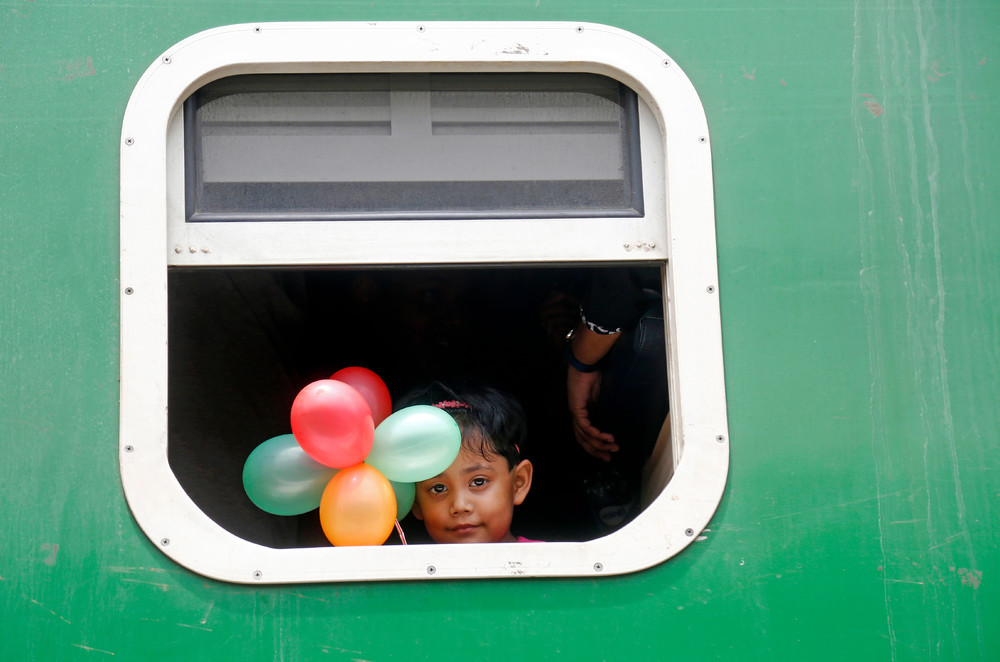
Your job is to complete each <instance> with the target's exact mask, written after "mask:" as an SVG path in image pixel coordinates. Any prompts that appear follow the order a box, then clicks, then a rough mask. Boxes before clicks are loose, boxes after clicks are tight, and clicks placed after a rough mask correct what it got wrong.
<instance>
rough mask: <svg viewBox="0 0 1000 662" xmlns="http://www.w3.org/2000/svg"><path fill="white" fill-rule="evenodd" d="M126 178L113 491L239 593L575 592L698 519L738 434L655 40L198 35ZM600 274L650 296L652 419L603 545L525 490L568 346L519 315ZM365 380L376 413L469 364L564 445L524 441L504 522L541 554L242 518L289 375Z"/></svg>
mask: <svg viewBox="0 0 1000 662" xmlns="http://www.w3.org/2000/svg"><path fill="white" fill-rule="evenodd" d="M359 109H361V110H359ZM383 139H386V140H383ZM345 154H346V155H347V158H346V159H345V158H343V155H345ZM121 182H122V183H121V186H122V188H121V288H122V289H121V422H120V426H121V427H120V430H121V432H120V439H121V448H120V455H119V459H120V464H121V476H122V484H123V489H124V493H125V497H126V499H127V501H128V503H129V507H130V508H131V510H132V512H133V514H134V516H135V518H136V521H137V522H138V523H139V525H140V526H141V527H142V529H143V530H144V532H145V533H146V534H147V536H148V537H149V539H150V540H151V541H152V543H153V544H155V545H156V546H157V547H159V548H160V549H161V550H162V551H163V552H164V553H165V554H166V555H168V556H169V557H170V558H172V559H174V560H175V561H176V562H178V563H180V564H182V565H184V566H186V567H188V568H190V569H191V570H193V571H195V572H198V573H201V574H203V575H206V576H209V577H213V578H216V579H221V580H225V581H232V582H242V583H258V582H268V583H283V582H324V581H354V580H387V579H419V578H429V579H441V578H459V577H525V576H593V575H601V574H620V573H625V572H631V571H635V570H638V569H641V568H644V567H648V566H650V565H653V564H656V563H659V562H662V561H664V560H666V559H667V558H669V557H671V556H673V555H674V554H676V553H678V552H679V551H680V550H682V549H684V548H685V547H686V546H687V545H688V544H689V543H691V542H692V541H694V540H695V538H696V535H697V533H698V532H699V531H700V530H702V528H704V527H705V525H706V524H707V523H708V521H709V518H710V517H711V516H712V513H713V512H714V510H715V508H716V506H717V504H718V503H719V500H720V499H721V495H722V491H723V488H724V485H725V481H726V475H727V471H728V443H729V439H728V437H729V435H728V430H727V422H726V408H725V390H724V380H723V364H722V343H721V324H720V314H719V291H718V283H717V276H716V261H715V260H716V258H715V235H714V215H713V214H714V211H713V201H712V178H711V149H710V141H709V134H708V129H707V124H706V121H705V116H704V111H703V110H702V107H701V104H700V102H699V100H698V98H697V95H696V94H695V92H694V89H693V87H692V86H691V84H690V82H689V81H688V80H687V78H686V77H685V76H684V74H683V73H682V72H681V70H680V69H679V67H677V65H676V63H674V62H673V61H672V60H671V59H670V58H668V57H666V55H665V54H664V53H663V52H662V51H660V50H659V49H658V48H656V47H655V46H653V45H652V44H649V43H648V42H645V41H644V40H642V39H640V38H639V37H636V36H635V35H631V34H629V33H626V32H623V31H621V30H617V29H615V28H609V27H607V26H600V25H591V24H583V25H580V24H563V23H551V24H533V23H525V24H520V23H497V24H478V23H470V24H463V23H440V24H435V23H428V24H420V25H418V24H405V23H392V24H340V23H319V24H301V23H287V24H260V25H236V26H227V27H223V28H217V29H214V30H209V31H207V32H205V33H201V34H198V35H195V36H193V37H191V38H189V39H187V40H185V41H183V42H181V43H179V44H177V45H176V46H174V47H172V48H171V49H169V50H168V51H167V52H166V53H165V54H164V55H163V56H162V57H161V58H160V59H159V60H158V61H157V62H155V63H154V64H153V65H151V66H150V67H149V69H148V70H147V71H146V73H145V74H144V75H143V77H142V79H141V80H140V81H139V83H138V84H137V86H136V89H135V91H134V93H133V95H132V98H131V99H130V101H129V105H128V107H127V109H126V112H125V118H124V122H123V129H122V147H121ZM611 273H626V274H629V277H630V278H634V279H635V280H637V281H642V282H645V283H652V285H653V287H652V289H653V290H654V291H656V292H658V293H660V295H659V296H657V297H656V298H655V302H656V303H655V304H654V305H651V306H650V309H649V310H650V311H651V312H652V313H653V316H652V317H651V318H650V319H651V321H650V322H649V324H650V326H649V327H648V328H649V329H650V330H651V331H653V332H655V333H653V334H652V335H651V336H650V337H654V338H655V337H658V338H660V339H659V340H656V341H655V343H654V344H658V347H659V357H660V358H656V359H652V360H651V361H647V362H646V364H645V365H647V366H648V367H650V368H651V369H652V371H653V372H654V373H657V372H658V373H659V374H660V375H663V374H664V373H665V375H666V382H667V385H666V386H667V390H669V393H670V398H669V400H670V416H669V418H667V419H665V420H664V421H663V423H662V425H660V424H659V423H657V427H658V430H654V432H656V433H657V434H656V435H655V436H656V438H655V440H654V441H655V447H654V448H653V449H652V451H651V457H650V460H649V461H648V462H647V464H646V467H645V473H644V475H643V485H644V490H643V494H642V505H643V509H642V510H641V512H640V513H639V514H638V516H636V517H635V519H633V520H632V521H630V522H629V523H627V524H626V525H624V526H623V527H622V528H620V529H618V530H615V531H613V532H612V533H609V534H607V535H603V533H604V532H603V531H597V532H588V531H586V530H585V528H586V527H585V526H583V525H581V526H576V525H572V522H573V517H571V516H568V515H567V513H570V512H571V511H572V509H573V508H577V509H580V508H581V507H583V508H585V505H581V504H580V503H579V502H578V501H577V502H574V503H567V502H566V501H565V500H564V501H562V502H560V501H559V499H560V498H563V499H565V498H567V494H565V493H564V492H565V491H562V492H561V491H560V490H559V489H557V488H556V487H555V486H556V485H557V484H558V483H557V481H553V480H546V479H544V477H545V476H546V475H549V476H551V475H553V473H554V467H555V465H556V464H557V462H558V461H559V460H561V459H562V458H560V457H554V456H553V449H555V448H558V447H559V446H560V445H561V446H563V447H564V448H566V451H567V453H571V452H577V453H579V451H578V449H576V447H575V446H574V445H573V442H572V441H565V435H566V434H567V432H568V430H567V427H566V426H567V425H568V422H567V419H566V415H565V413H564V412H565V409H564V407H565V405H564V404H562V403H560V397H562V398H564V397H565V394H564V375H565V372H564V371H565V367H564V365H563V364H562V363H561V361H560V352H559V351H558V347H557V346H556V345H555V344H554V343H555V341H556V340H557V336H559V335H560V333H561V331H562V330H563V329H562V328H559V327H558V325H556V326H554V327H553V326H552V325H549V324H546V323H543V322H542V320H541V318H540V317H539V311H540V310H543V309H545V310H548V309H550V306H551V304H552V303H553V302H559V304H560V305H562V306H564V307H565V304H567V303H569V302H572V301H573V300H574V299H575V297H576V296H577V295H578V294H579V292H580V291H581V288H582V287H583V284H585V283H587V282H590V281H593V280H595V279H603V278H604V277H605V275H607V274H611ZM557 307H558V306H557ZM564 310H565V308H564ZM456 311H457V312H456ZM498 319H503V320H517V323H515V324H511V323H507V324H503V325H500V324H498V323H497V320H498ZM420 325H423V326H420ZM411 326H413V327H415V328H416V327H419V328H420V329H421V332H420V333H411V332H408V331H407V329H409V327H411ZM656 334H659V335H658V336H657V335H656ZM487 345H488V346H489V347H490V348H491V351H484V347H485V346H487ZM401 352H402V353H401ZM414 352H415V353H414ZM414 357H416V358H414ZM366 363H367V364H368V365H367V366H366V367H370V368H372V369H373V370H375V371H376V372H379V373H380V374H382V376H383V378H385V380H386V382H387V383H388V384H389V386H390V390H391V391H392V392H393V395H394V396H398V395H399V394H401V393H403V392H405V391H406V390H407V389H408V388H409V386H410V385H411V384H412V383H413V382H414V381H416V380H421V379H423V378H425V377H450V376H454V375H455V374H456V373H459V372H462V373H472V374H466V375H465V376H470V377H474V378H479V379H480V380H481V381H486V382H491V383H494V384H495V385H497V386H499V387H501V388H504V389H505V390H507V391H510V392H512V393H513V394H514V395H516V396H517V397H518V398H519V399H520V400H521V401H522V403H523V404H524V405H525V408H526V410H527V413H528V417H529V426H531V429H532V432H531V434H532V438H539V437H544V438H546V439H551V440H552V441H554V442H557V441H558V439H564V441H563V442H561V444H559V443H554V444H552V445H551V446H549V447H546V448H544V449H541V450H540V449H539V448H537V447H536V448H535V449H530V448H529V449H526V453H528V454H529V457H532V456H533V459H537V461H538V463H539V473H538V480H539V482H538V483H537V484H536V487H535V488H533V493H534V496H532V497H530V498H529V500H528V501H527V502H526V504H525V506H524V507H523V510H522V511H521V514H520V517H521V519H519V520H516V521H517V522H518V526H520V527H522V530H521V531H519V533H521V534H522V535H526V536H528V537H536V538H540V539H545V540H548V541H550V542H548V543H547V544H544V545H517V544H506V543H501V544H495V545H434V544H423V545H422V544H408V545H400V544H386V545H382V546H378V547H349V546H344V547H332V546H330V545H329V544H327V543H326V542H325V541H324V540H323V539H322V538H321V537H319V536H318V530H317V528H316V526H315V516H314V514H313V515H305V516H302V517H297V518H287V517H280V516H277V515H273V516H272V515H266V514H264V513H261V512H258V511H256V510H253V508H254V506H253V505H252V504H251V503H250V502H249V500H248V499H247V498H246V497H245V495H244V494H243V493H242V492H241V490H240V484H239V480H238V475H239V470H240V468H241V466H242V463H243V462H244V461H245V459H246V455H247V454H248V453H249V450H252V448H253V447H254V446H256V445H257V444H259V443H261V441H262V440H264V439H267V438H269V437H271V436H273V435H275V434H282V433H286V432H288V423H287V416H288V413H287V412H288V408H289V402H290V398H291V397H293V396H294V394H295V392H297V390H298V389H299V388H301V386H302V385H303V383H307V382H308V381H309V380H312V379H315V378H320V377H325V376H328V373H329V371H331V370H334V369H337V368H338V367H343V366H344V365H347V364H354V365H358V364H360V365H364V364H366ZM664 399H665V395H664ZM661 404H662V406H663V409H664V410H665V408H666V402H663V403H661ZM657 416H658V415H657ZM653 418H655V416H654V417H653ZM529 446H530V444H529ZM557 455H558V453H557ZM566 457H570V455H567V456H566ZM579 471H580V472H582V471H583V469H580V470H579ZM573 472H574V475H582V473H580V474H577V473H576V472H577V469H573ZM536 490H537V491H536ZM577 512H578V514H580V512H581V511H580V510H578V511H577ZM586 515H587V513H582V514H580V517H584V516H586ZM567 523H569V524H571V525H570V526H564V527H563V528H560V526H561V525H564V524H567ZM403 524H404V529H406V530H407V533H410V532H414V531H415V532H419V531H420V529H421V527H420V526H419V524H416V523H414V524H407V523H406V522H405V521H404V523H403ZM595 536H596V537H595ZM418 537H419V536H418Z"/></svg>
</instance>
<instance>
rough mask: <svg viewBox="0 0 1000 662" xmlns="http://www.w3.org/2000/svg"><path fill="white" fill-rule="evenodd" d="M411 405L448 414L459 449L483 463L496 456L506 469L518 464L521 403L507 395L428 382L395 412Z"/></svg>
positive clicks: (523, 433)
mask: <svg viewBox="0 0 1000 662" xmlns="http://www.w3.org/2000/svg"><path fill="white" fill-rule="evenodd" d="M412 405H432V406H433V405H437V406H438V408H439V409H442V410H444V411H446V412H448V413H449V414H450V415H451V417H452V418H454V419H455V422H456V423H458V427H459V429H460V430H461V431H462V446H464V447H466V448H468V449H470V450H472V451H474V452H476V453H479V454H480V455H482V456H483V457H484V458H486V459H487V460H489V459H491V458H492V457H494V456H497V455H499V456H501V457H503V458H505V459H506V460H507V465H508V467H509V468H510V469H513V468H514V467H516V466H517V464H518V462H520V461H521V451H520V448H521V447H522V446H523V445H524V442H525V441H526V439H527V436H528V430H527V427H528V426H527V419H526V417H525V415H524V409H522V408H521V403H519V402H518V401H517V400H516V399H515V398H514V396H512V395H510V394H509V393H505V392H503V391H501V390H499V389H495V388H493V387H490V386H482V385H478V384H454V385H450V386H449V385H446V384H443V383H441V382H431V383H429V384H426V385H424V386H419V387H417V388H415V389H413V390H412V391H410V392H409V393H407V394H406V395H404V396H403V397H402V398H401V399H400V400H399V401H398V402H397V403H396V407H395V408H396V409H397V410H398V409H402V408H404V407H410V406H412Z"/></svg>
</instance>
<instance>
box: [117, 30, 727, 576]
mask: <svg viewBox="0 0 1000 662" xmlns="http://www.w3.org/2000/svg"><path fill="white" fill-rule="evenodd" d="M409 71H417V72H429V71H433V72H439V71H440V72H447V71H462V72H491V71H541V72H585V73H596V74H601V75H605V76H610V77H611V78H614V79H616V80H619V81H621V82H623V83H624V84H625V85H628V86H629V87H630V88H632V89H633V90H634V91H635V92H636V93H637V95H638V97H639V100H640V115H641V117H640V131H641V133H642V134H643V136H644V137H641V138H640V141H641V148H642V151H643V153H644V154H643V164H642V165H643V173H642V174H643V180H644V198H645V215H644V216H643V217H642V218H607V219H602V218H597V219H595V218H559V219H488V220H484V219H476V220H472V221H460V220H459V221H456V220H444V219H442V220H408V221H372V220H364V221H327V222H293V223H287V222H286V223H267V222H259V221H258V222H253V223H232V222H231V223H185V222H184V204H183V199H184V191H183V186H184V178H183V162H184V153H183V150H184V148H183V136H182V128H181V127H182V126H183V122H182V117H181V114H182V104H183V102H184V100H185V99H186V98H187V97H188V96H189V95H190V94H191V93H192V92H194V91H195V90H196V89H198V88H200V87H201V86H203V85H205V84H207V83H209V82H211V81H213V80H216V79H219V78H223V77H226V76H232V75H238V74H244V73H313V72H319V73H331V72H344V73H355V72H364V73H381V72H409ZM710 144H711V143H710V141H709V133H708V126H707V122H706V119H705V113H704V110H703V108H702V105H701V102H700V100H699V99H698V95H697V93H696V92H695V90H694V87H693V86H692V85H691V83H690V81H689V80H688V79H687V77H686V76H685V75H684V73H683V72H682V71H681V70H680V68H679V67H678V66H677V65H676V63H674V62H673V61H672V60H671V59H670V58H669V57H668V56H667V55H666V54H665V53H664V52H663V51H662V50H660V49H659V48H657V47H656V46H654V45H653V44H651V43H649V42H648V41H646V40H644V39H642V38H640V37H637V36H636V35H633V34H631V33H628V32H625V31H623V30H619V29H617V28H612V27H608V26H604V25H595V24H587V23H582V24H581V23H422V24H419V23H264V24H245V25H233V26H226V27H221V28H216V29H213V30H208V31H206V32H202V33H199V34H196V35H194V36H192V37H190V38H188V39H186V40H184V41H182V42H180V43H179V44H177V45H176V46H174V47H172V48H171V49H169V50H168V51H167V52H166V53H165V54H164V55H163V56H162V57H161V58H159V59H158V60H157V61H156V62H154V63H153V64H152V65H151V66H150V67H149V68H148V69H147V70H146V72H145V74H144V75H143V76H142V78H141V79H140V81H139V82H138V84H137V85H136V88H135V90H134V92H133V94H132V97H131V98H130V100H129V103H128V106H127V108H126V111H125V117H124V121H123V127H122V145H121V281H120V285H121V421H120V433H121V434H120V455H119V457H120V465H121V476H122V485H123V488H124V492H125V496H126V499H127V500H128V503H129V507H130V508H131V510H132V512H133V514H134V516H135V518H136V520H137V521H138V523H139V525H140V526H141V527H142V529H143V531H144V532H145V533H146V535H147V536H148V537H149V538H150V540H152V541H153V542H154V544H156V545H157V547H159V548H160V549H161V550H162V551H163V552H164V553H165V554H167V556H169V557H170V558H172V559H173V560H174V561H176V562H177V563H179V564H181V565H183V566H185V567H187V568H189V569H190V570H192V571H194V572H197V573H200V574H202V575H205V576H208V577H212V578H215V579H219V580H223V581H230V582H238V583H288V582H328V581H356V580H390V579H442V578H458V577H507V576H600V575H615V574H621V573H627V572H632V571H636V570H640V569H643V568H647V567H650V566H652V565H655V564H657V563H660V562H662V561H664V560H666V559H668V558H670V557H671V556H673V555H675V554H677V553H678V552H679V551H681V550H682V549H684V548H685V547H686V546H687V545H688V544H690V543H691V542H692V541H694V540H695V539H696V536H697V534H698V533H699V532H701V531H702V530H703V529H704V528H705V526H706V525H707V524H708V522H709V519H710V518H711V516H712V514H713V513H714V511H715V509H716V508H717V506H718V503H719V501H720V500H721V497H722V493H723V489H724V487H725V483H726V476H727V473H728V464H729V448H728V446H729V432H728V424H727V418H726V401H725V387H724V373H723V357H722V337H721V323H720V313H719V299H718V297H719V291H718V276H717V266H716V243H715V219H714V201H713V188H712V170H711V148H710ZM651 146H653V148H651ZM647 182H648V185H647ZM667 193H669V194H667ZM304 237H308V241H303V238H304ZM610 262H616V263H622V262H626V263H627V262H644V263H649V262H657V263H660V264H661V265H662V270H663V275H664V294H665V297H664V300H665V308H666V311H665V312H666V315H665V319H666V326H667V328H666V336H667V363H668V366H667V368H668V370H667V373H668V387H669V392H670V400H671V403H670V404H671V426H670V431H669V434H670V444H671V446H672V449H673V457H674V458H676V460H674V461H673V463H674V466H673V467H672V468H673V475H672V477H671V478H670V481H669V483H668V484H667V485H666V487H665V488H664V489H663V491H662V492H661V493H660V494H659V496H658V497H656V498H655V499H654V500H653V501H652V503H651V504H650V505H649V507H648V508H647V509H646V510H644V511H643V512H642V513H641V514H640V515H639V516H638V517H637V518H636V519H635V520H633V521H632V522H631V523H629V524H628V525H627V526H625V527H623V528H622V529H620V530H619V531H616V532H615V533H612V534H611V535H608V536H605V537H603V538H599V539H596V540H592V541H588V542H581V543H576V542H555V543H547V544H544V545H525V544H517V543H498V544H493V545H408V546H398V545H396V546H381V547H360V548H352V547H338V548H334V547H329V548H326V547H324V548H299V549H272V548H268V547H264V546H261V545H258V544H254V543H251V542H248V541H245V540H243V539H241V538H238V537H236V536H235V535H233V534H231V533H229V532H228V531H226V530H224V529H223V528H222V527H220V526H219V525H218V524H216V523H215V522H214V521H212V520H211V519H210V518H208V517H207V516H206V515H205V514H204V513H203V512H202V511H201V510H200V509H199V508H198V507H197V506H196V505H195V504H194V503H193V502H192V501H191V499H190V498H189V497H188V496H187V494H186V493H185V492H184V490H183V488H182V487H181V486H180V484H179V483H178V481H177V479H176V478H175V476H174V475H173V473H172V472H171V470H170V467H169V464H168V461H167V368H168V356H167V268H168V266H185V265H190V266H239V265H265V266H266V265H303V266H305V265H316V264H338V265H366V264H380V265H397V266H405V265H414V264H455V265H459V266H460V265H468V264H497V265H514V264H519V263H523V264H531V263H549V264H551V263H582V264H587V263H610ZM571 450H572V449H567V452H570V451H571Z"/></svg>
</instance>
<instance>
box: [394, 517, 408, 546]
mask: <svg viewBox="0 0 1000 662" xmlns="http://www.w3.org/2000/svg"><path fill="white" fill-rule="evenodd" d="M394 521H395V522H396V533H398V534H399V539H400V540H402V541H403V544H404V545H405V544H406V536H404V535H403V527H401V526H400V525H399V520H398V519H397V520H394Z"/></svg>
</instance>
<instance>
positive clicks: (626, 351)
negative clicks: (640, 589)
mask: <svg viewBox="0 0 1000 662" xmlns="http://www.w3.org/2000/svg"><path fill="white" fill-rule="evenodd" d="M655 275H656V274H655V273H653V272H650V271H649V270H638V269H635V270H633V269H626V268H612V269H605V270H601V271H598V272H595V273H594V275H593V276H592V278H591V281H590V284H589V286H588V288H587V292H586V293H585V295H584V297H583V299H582V301H581V305H580V308H581V315H580V320H579V323H578V324H577V326H576V328H575V329H574V330H572V331H571V332H570V333H569V335H568V337H567V342H566V359H567V364H568V365H567V368H566V397H567V406H568V408H569V412H570V417H571V422H572V427H573V434H574V436H575V438H576V441H577V443H579V444H580V446H581V447H582V448H583V450H584V451H586V452H587V453H588V454H590V455H591V456H593V457H595V458H597V459H598V460H600V461H601V462H602V463H603V464H604V466H598V467H595V468H594V469H593V470H592V471H591V472H590V474H589V475H588V476H587V477H586V478H585V479H584V483H585V490H586V494H587V500H588V502H589V504H590V508H591V511H592V513H593V515H594V517H595V518H596V520H597V523H598V525H599V526H600V527H601V528H602V529H603V530H605V531H610V530H613V529H615V528H618V527H620V526H621V525H623V524H625V523H626V522H627V521H629V520H630V519H631V518H632V517H634V516H635V515H636V514H637V510H638V496H639V491H640V487H641V486H640V474H641V470H642V465H643V463H644V462H645V461H646V459H647V458H648V457H649V455H650V453H651V452H652V449H653V446H654V445H655V443H656V437H657V435H658V433H659V431H660V428H661V426H662V425H663V422H664V419H665V418H666V416H667V414H668V412H669V400H668V394H667V377H666V343H665V335H664V325H663V303H662V296H661V294H660V282H659V279H658V278H655Z"/></svg>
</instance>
